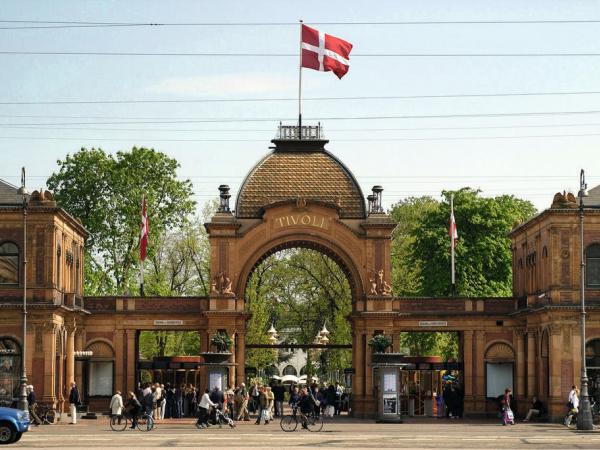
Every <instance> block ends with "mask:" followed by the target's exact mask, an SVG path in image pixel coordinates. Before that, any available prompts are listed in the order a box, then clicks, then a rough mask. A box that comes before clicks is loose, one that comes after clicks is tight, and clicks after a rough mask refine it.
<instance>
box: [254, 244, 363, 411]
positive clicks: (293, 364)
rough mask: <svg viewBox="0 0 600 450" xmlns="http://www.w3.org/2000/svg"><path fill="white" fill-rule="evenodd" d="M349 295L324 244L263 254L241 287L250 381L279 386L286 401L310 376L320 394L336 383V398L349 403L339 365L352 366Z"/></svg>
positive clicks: (343, 276)
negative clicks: (246, 316)
mask: <svg viewBox="0 0 600 450" xmlns="http://www.w3.org/2000/svg"><path fill="white" fill-rule="evenodd" d="M351 292H352V291H351V287H350V283H349V281H348V276H347V274H346V273H345V271H344V270H343V268H342V267H341V265H340V263H338V262H337V261H335V260H334V259H333V257H332V256H331V255H330V254H327V253H326V252H325V251H323V249H319V250H317V249H313V248H303V247H291V248H284V249H281V250H278V251H275V252H273V253H271V254H269V255H268V256H266V257H264V258H263V259H261V261H260V262H259V263H257V264H256V265H255V267H254V269H253V271H252V273H251V275H250V276H249V278H248V282H247V285H246V289H245V300H246V307H247V309H248V310H249V311H250V312H251V314H252V316H251V319H250V320H249V322H248V326H247V332H246V347H247V353H246V378H247V381H248V382H249V383H250V384H253V383H254V382H258V383H261V384H270V385H279V384H283V385H284V387H285V388H286V389H285V391H286V394H285V395H286V400H287V397H288V395H289V391H290V389H291V388H292V387H293V386H295V385H303V384H312V383H311V382H310V381H311V380H313V381H314V384H315V387H317V389H318V390H317V393H318V392H319V390H323V392H322V393H318V395H319V396H321V395H323V396H325V395H326V392H325V391H326V389H328V388H329V386H333V387H334V388H336V395H337V402H338V403H341V402H342V400H346V399H347V397H348V396H349V395H350V393H351V387H350V386H346V382H345V380H346V377H345V376H344V369H348V368H350V367H352V351H351V346H352V344H351V343H352V326H351V324H350V323H349V322H348V320H347V319H346V316H348V315H349V314H350V313H351V312H352V293H351ZM336 383H337V384H336ZM342 396H343V399H342ZM345 403H348V402H347V401H346V402H345ZM284 404H287V402H286V401H285V400H284ZM346 409H347V408H346Z"/></svg>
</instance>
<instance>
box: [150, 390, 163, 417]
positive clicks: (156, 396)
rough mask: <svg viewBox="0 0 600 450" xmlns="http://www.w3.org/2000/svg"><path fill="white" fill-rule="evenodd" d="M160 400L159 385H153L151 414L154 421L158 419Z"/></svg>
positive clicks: (160, 391)
mask: <svg viewBox="0 0 600 450" xmlns="http://www.w3.org/2000/svg"><path fill="white" fill-rule="evenodd" d="M161 400H162V389H161V387H160V384H158V383H155V384H154V390H153V391H152V412H153V416H152V417H153V418H154V420H158V419H160V402H161Z"/></svg>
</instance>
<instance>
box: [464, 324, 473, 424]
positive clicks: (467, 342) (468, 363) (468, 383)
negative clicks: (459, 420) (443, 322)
mask: <svg viewBox="0 0 600 450" xmlns="http://www.w3.org/2000/svg"><path fill="white" fill-rule="evenodd" d="M462 341H463V348H462V357H463V379H464V383H465V386H464V388H465V400H464V410H465V414H470V413H472V412H474V406H475V405H474V403H475V401H474V398H473V331H471V330H467V331H463V339H462Z"/></svg>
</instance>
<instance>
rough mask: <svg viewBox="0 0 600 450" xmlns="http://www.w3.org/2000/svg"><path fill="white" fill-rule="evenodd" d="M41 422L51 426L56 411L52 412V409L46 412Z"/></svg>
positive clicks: (54, 419)
mask: <svg viewBox="0 0 600 450" xmlns="http://www.w3.org/2000/svg"><path fill="white" fill-rule="evenodd" d="M42 421H43V422H46V423H47V424H48V425H53V424H54V423H56V411H54V410H53V409H49V410H48V411H46V414H44V418H43V419H42Z"/></svg>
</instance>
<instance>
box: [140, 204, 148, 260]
mask: <svg viewBox="0 0 600 450" xmlns="http://www.w3.org/2000/svg"><path fill="white" fill-rule="evenodd" d="M148 233H150V221H149V220H148V212H147V210H146V197H143V198H142V222H141V223H140V261H144V260H145V259H146V249H147V248H148Z"/></svg>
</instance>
